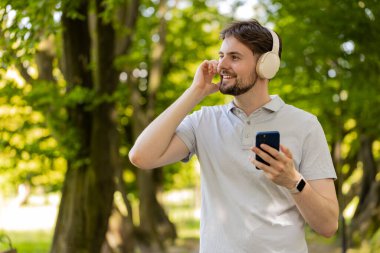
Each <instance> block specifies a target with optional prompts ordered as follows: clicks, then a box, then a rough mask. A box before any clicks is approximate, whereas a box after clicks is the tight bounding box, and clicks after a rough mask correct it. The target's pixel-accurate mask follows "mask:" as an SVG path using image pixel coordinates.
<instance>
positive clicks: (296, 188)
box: [289, 176, 306, 194]
mask: <svg viewBox="0 0 380 253" xmlns="http://www.w3.org/2000/svg"><path fill="white" fill-rule="evenodd" d="M305 185H306V181H305V179H304V178H303V176H301V178H300V180H298V182H297V184H296V185H295V186H294V187H293V188H292V189H290V190H289V191H290V193H292V194H295V193H300V192H302V190H303V188H305Z"/></svg>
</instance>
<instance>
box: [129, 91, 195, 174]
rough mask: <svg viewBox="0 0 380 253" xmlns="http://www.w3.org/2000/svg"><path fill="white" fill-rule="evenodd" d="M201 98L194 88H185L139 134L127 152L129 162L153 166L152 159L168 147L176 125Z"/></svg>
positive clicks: (140, 165)
mask: <svg viewBox="0 0 380 253" xmlns="http://www.w3.org/2000/svg"><path fill="white" fill-rule="evenodd" d="M201 100H202V96H201V94H199V93H197V91H196V89H192V88H189V89H187V90H186V91H185V92H184V93H183V94H182V95H181V96H180V97H179V98H178V99H177V100H176V101H175V102H174V103H173V104H172V105H171V106H170V107H168V108H167V109H166V110H165V111H164V112H163V113H162V114H160V115H159V116H158V117H157V118H156V119H155V120H154V121H153V122H152V123H151V124H150V125H149V126H148V127H147V128H146V129H145V130H144V131H143V132H142V133H141V134H140V136H139V137H138V138H137V140H136V142H135V144H134V146H133V148H132V149H131V151H130V153H129V157H130V159H131V162H132V163H133V164H135V165H136V166H138V167H144V168H150V167H152V166H154V161H158V160H159V158H160V157H161V156H162V155H163V154H164V152H165V151H166V149H167V148H168V146H169V144H170V141H171V140H172V138H173V136H174V134H175V131H176V129H177V127H178V125H179V124H180V123H181V121H182V120H183V119H184V118H185V117H186V115H187V114H188V113H189V112H191V111H192V109H193V108H194V106H195V105H196V104H198V103H199V102H200V101H201Z"/></svg>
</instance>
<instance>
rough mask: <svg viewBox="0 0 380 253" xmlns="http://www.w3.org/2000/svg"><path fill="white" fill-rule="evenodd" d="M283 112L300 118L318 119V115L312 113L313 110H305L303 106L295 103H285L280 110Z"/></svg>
mask: <svg viewBox="0 0 380 253" xmlns="http://www.w3.org/2000/svg"><path fill="white" fill-rule="evenodd" d="M280 112H281V113H283V114H285V115H286V116H293V117H298V118H299V119H304V120H316V119H317V117H316V116H315V115H314V114H312V113H311V112H308V111H306V110H303V109H301V108H298V107H296V106H294V105H290V104H285V105H284V106H283V108H282V110H280Z"/></svg>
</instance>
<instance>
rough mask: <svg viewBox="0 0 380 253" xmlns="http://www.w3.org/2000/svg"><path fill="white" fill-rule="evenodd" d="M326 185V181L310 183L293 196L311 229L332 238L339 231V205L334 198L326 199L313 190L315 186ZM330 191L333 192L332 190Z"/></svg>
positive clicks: (329, 185)
mask: <svg viewBox="0 0 380 253" xmlns="http://www.w3.org/2000/svg"><path fill="white" fill-rule="evenodd" d="M317 181H320V182H317ZM325 183H326V181H322V180H315V181H309V182H308V183H306V185H305V188H304V189H303V191H302V192H301V193H297V194H293V197H294V200H295V202H296V204H297V207H298V209H299V211H300V212H301V214H302V216H303V217H304V219H305V220H306V222H307V223H308V224H309V225H310V227H311V228H312V229H313V230H315V231H316V232H317V233H319V234H321V235H323V236H325V237H331V236H333V235H334V234H335V233H336V231H337V229H338V216H339V206H338V203H337V201H335V198H334V196H332V197H331V198H328V197H325V196H323V195H322V194H320V193H318V192H317V191H315V190H314V188H313V184H325ZM327 187H331V184H328V185H327ZM332 187H333V184H332ZM329 190H330V192H331V189H329ZM326 192H328V191H326ZM334 193H335V190H334Z"/></svg>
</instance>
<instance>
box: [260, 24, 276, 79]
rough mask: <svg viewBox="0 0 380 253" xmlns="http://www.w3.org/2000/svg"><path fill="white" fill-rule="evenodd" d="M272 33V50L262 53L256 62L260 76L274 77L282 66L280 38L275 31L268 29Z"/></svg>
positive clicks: (265, 77)
mask: <svg viewBox="0 0 380 253" xmlns="http://www.w3.org/2000/svg"><path fill="white" fill-rule="evenodd" d="M268 30H269V32H270V33H271V34H272V39H273V46H272V51H269V52H266V53H265V54H263V55H261V56H260V58H259V60H258V61H257V64H256V72H257V75H258V76H259V77H260V78H264V79H272V78H273V77H274V76H275V75H276V73H277V71H278V69H279V68H280V57H279V56H278V52H279V48H280V40H279V38H278V36H277V34H276V33H275V32H273V31H272V30H270V29H268Z"/></svg>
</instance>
